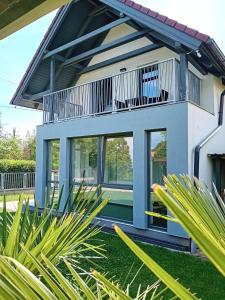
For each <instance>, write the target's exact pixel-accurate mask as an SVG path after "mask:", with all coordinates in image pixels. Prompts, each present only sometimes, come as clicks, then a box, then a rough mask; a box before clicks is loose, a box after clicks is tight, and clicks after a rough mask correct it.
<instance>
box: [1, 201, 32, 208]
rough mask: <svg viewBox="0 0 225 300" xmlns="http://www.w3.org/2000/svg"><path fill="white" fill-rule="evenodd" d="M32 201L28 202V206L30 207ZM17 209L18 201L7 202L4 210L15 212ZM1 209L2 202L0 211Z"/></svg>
mask: <svg viewBox="0 0 225 300" xmlns="http://www.w3.org/2000/svg"><path fill="white" fill-rule="evenodd" d="M33 203H34V200H30V204H31V205H32V204H33ZM17 207H18V201H7V202H6V209H7V210H10V211H16V210H17ZM1 208H3V202H0V209H1Z"/></svg>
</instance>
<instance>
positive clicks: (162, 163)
mask: <svg viewBox="0 0 225 300" xmlns="http://www.w3.org/2000/svg"><path fill="white" fill-rule="evenodd" d="M149 149H150V151H149V152H150V153H149V156H150V159H149V162H150V165H149V171H150V174H149V175H150V176H149V177H150V187H151V186H152V184H154V183H157V184H160V185H163V184H164V182H163V176H165V175H166V174H167V134H166V131H157V132H151V133H150V146H149ZM150 210H151V211H153V212H156V213H159V214H162V215H166V214H167V209H166V207H165V206H164V205H163V204H162V203H161V202H160V201H159V200H158V199H157V198H156V196H155V195H154V194H153V193H151V195H150ZM150 224H151V225H152V226H157V227H163V228H166V226H167V221H166V220H163V219H159V218H154V217H153V218H152V217H151V218H150Z"/></svg>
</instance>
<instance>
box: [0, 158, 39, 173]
mask: <svg viewBox="0 0 225 300" xmlns="http://www.w3.org/2000/svg"><path fill="white" fill-rule="evenodd" d="M17 172H22V173H23V172H25V173H26V172H35V161H33V160H12V159H0V173H17Z"/></svg>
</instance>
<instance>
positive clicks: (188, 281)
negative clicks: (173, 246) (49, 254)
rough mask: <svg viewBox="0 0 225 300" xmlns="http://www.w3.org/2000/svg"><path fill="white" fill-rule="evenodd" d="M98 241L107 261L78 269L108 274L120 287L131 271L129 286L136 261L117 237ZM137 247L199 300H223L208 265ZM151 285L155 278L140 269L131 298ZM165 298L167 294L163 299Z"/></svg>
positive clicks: (223, 286) (222, 286) (222, 285)
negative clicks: (100, 242)
mask: <svg viewBox="0 0 225 300" xmlns="http://www.w3.org/2000/svg"><path fill="white" fill-rule="evenodd" d="M99 238H100V239H101V240H102V241H103V243H104V244H105V249H106V250H107V252H106V253H107V257H108V258H107V259H101V260H100V261H97V267H95V266H92V265H90V264H88V263H87V262H85V263H84V264H82V267H84V268H86V269H90V268H96V269H97V270H99V271H104V272H106V273H109V274H110V277H111V276H113V275H115V278H118V279H120V282H121V283H124V281H125V278H126V277H127V274H129V272H130V270H131V267H132V270H131V273H130V275H129V276H128V278H127V283H128V282H131V280H132V278H133V277H134V276H135V274H136V273H137V270H138V269H139V268H140V266H141V262H140V261H139V259H138V258H137V257H136V256H135V255H134V254H133V253H132V252H131V251H130V250H129V248H128V247H127V246H126V245H125V244H124V243H123V242H122V241H121V240H120V239H119V238H118V237H117V236H114V235H111V234H104V233H102V234H100V236H99ZM138 244H139V245H140V246H141V248H143V249H144V250H145V251H146V252H147V253H148V254H149V255H150V256H151V257H152V258H154V259H155V260H156V261H157V262H158V263H159V264H160V265H161V266H162V267H163V268H165V270H167V271H168V272H169V273H170V274H171V275H173V276H174V277H175V278H178V279H179V281H180V282H181V283H182V284H184V286H186V287H187V288H191V291H192V292H195V293H197V295H198V296H199V298H202V300H217V299H218V300H222V299H225V296H223V295H225V280H224V278H223V276H222V275H220V274H219V273H218V272H217V270H216V269H215V268H214V266H213V265H212V264H211V263H210V262H208V261H203V260H201V259H200V258H197V257H194V256H192V255H189V254H185V253H180V252H175V251H170V250H167V249H165V248H161V247H157V246H152V245H148V244H142V243H139V242H138ZM99 266H101V267H99ZM154 281H156V277H155V276H154V275H153V274H152V273H151V272H150V271H149V270H148V269H147V268H146V267H145V266H144V267H143V268H142V269H141V271H140V273H139V274H138V276H137V278H136V280H135V282H134V284H133V285H132V286H131V292H132V294H133V295H134V291H136V290H137V288H138V285H139V284H140V283H141V285H142V286H143V288H144V287H146V286H147V285H148V284H151V283H153V282H154ZM169 295H170V293H169V292H168V293H167V296H169ZM165 299H166V298H165Z"/></svg>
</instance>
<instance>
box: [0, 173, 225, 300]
mask: <svg viewBox="0 0 225 300" xmlns="http://www.w3.org/2000/svg"><path fill="white" fill-rule="evenodd" d="M165 186H166V189H164V188H161V187H160V186H157V185H155V186H154V187H153V189H154V192H155V194H156V196H157V197H158V198H159V200H161V201H162V203H163V204H164V205H166V206H167V207H168V209H169V210H170V211H171V212H172V213H173V215H174V217H173V218H171V217H167V216H159V215H157V216H158V217H163V218H166V219H168V220H170V221H174V222H178V223H180V224H181V225H182V226H183V227H184V228H185V229H186V230H187V232H188V233H189V235H190V237H192V238H193V239H194V240H195V241H196V243H197V244H198V245H199V247H200V248H201V250H202V251H203V252H204V253H205V254H206V255H207V256H208V258H209V259H210V260H211V261H212V263H213V264H214V265H215V266H216V267H217V268H218V270H219V271H220V272H221V273H222V274H223V275H224V268H225V266H224V265H225V259H224V258H225V255H224V248H225V247H224V245H225V243H224V237H225V234H224V233H225V230H224V211H225V210H224V204H223V202H222V199H221V198H220V197H219V196H218V195H217V199H215V198H214V197H213V196H212V194H211V193H210V192H209V191H208V190H207V189H205V188H204V189H203V188H202V187H201V186H200V184H199V182H198V181H197V180H195V183H193V182H192V180H191V179H190V178H188V177H187V176H182V177H181V179H178V178H177V177H176V176H169V177H168V178H165ZM94 211H95V210H94ZM148 214H150V215H154V216H156V215H155V214H152V213H150V212H148ZM61 222H63V220H61ZM115 231H116V233H117V234H118V235H119V236H120V238H121V239H122V240H123V241H124V242H125V244H126V245H127V246H128V247H129V248H130V249H131V250H132V251H133V252H134V253H135V254H136V255H137V256H138V257H139V258H140V260H141V261H142V262H143V263H144V264H145V265H146V266H147V267H148V268H149V269H150V270H151V271H152V272H153V273H154V274H155V275H156V276H157V277H158V278H159V280H160V281H161V282H162V283H164V284H165V288H164V289H162V290H161V291H160V290H159V289H158V288H159V285H160V282H159V281H158V282H156V283H153V284H150V285H149V287H148V288H147V289H146V290H145V291H141V289H138V290H137V293H136V297H131V296H130V294H129V285H128V286H127V288H126V289H122V288H121V286H120V284H119V283H118V281H117V280H116V279H114V280H109V279H108V278H107V276H105V275H103V274H100V273H98V272H96V271H92V273H91V274H89V278H91V280H90V279H83V278H82V277H81V276H80V274H78V273H77V271H76V270H75V269H74V268H73V266H72V265H71V263H70V262H68V261H67V260H63V261H64V263H65V264H66V266H67V270H68V274H70V276H71V279H72V281H73V284H71V282H69V281H68V280H67V279H66V278H65V277H64V276H63V275H62V274H61V273H60V271H59V270H58V269H57V267H56V266H55V265H54V260H53V261H51V257H46V255H45V253H44V252H43V251H42V250H40V252H38V253H39V255H37V254H36V253H35V251H32V249H31V250H30V249H28V247H27V246H26V245H19V246H20V251H23V253H24V255H25V256H26V259H27V260H28V261H29V263H30V265H31V266H32V268H33V270H35V272H36V273H37V274H39V276H40V275H41V277H40V278H41V281H40V278H39V277H36V276H35V275H33V273H31V272H30V270H28V269H27V268H26V267H24V266H23V265H22V264H21V263H20V262H18V260H15V259H14V258H11V257H5V256H0V284H1V287H2V288H1V289H0V299H16V300H17V299H22V300H23V299H44V300H45V299H65V300H67V299H88V300H89V299H90V300H94V299H99V300H101V299H115V300H119V299H122V300H123V299H124V300H130V299H135V300H142V299H143V300H144V299H152V300H155V299H168V296H166V298H164V296H165V294H164V292H165V291H166V290H167V289H170V290H171V291H172V292H173V294H174V296H172V298H171V299H182V300H196V299H198V298H197V296H196V295H195V294H193V293H191V292H190V291H189V289H187V288H185V287H183V286H182V285H181V284H180V283H179V282H178V281H177V280H176V279H174V278H173V277H172V276H171V275H169V274H168V273H167V272H166V271H165V270H163V268H162V267H160V266H159V264H157V263H156V262H155V261H154V260H153V259H152V258H151V257H149V256H148V255H147V254H146V253H145V252H144V251H143V250H142V249H141V248H140V247H139V246H137V245H136V244H135V243H134V242H133V241H132V240H131V239H130V238H129V237H128V236H127V235H126V234H125V233H124V232H123V231H122V230H121V229H120V228H119V227H118V226H115ZM50 236H51V235H50ZM214 251H215V253H214ZM42 252H43V253H42ZM217 255H218V258H217V257H216V256H217ZM85 278H86V276H85Z"/></svg>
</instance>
